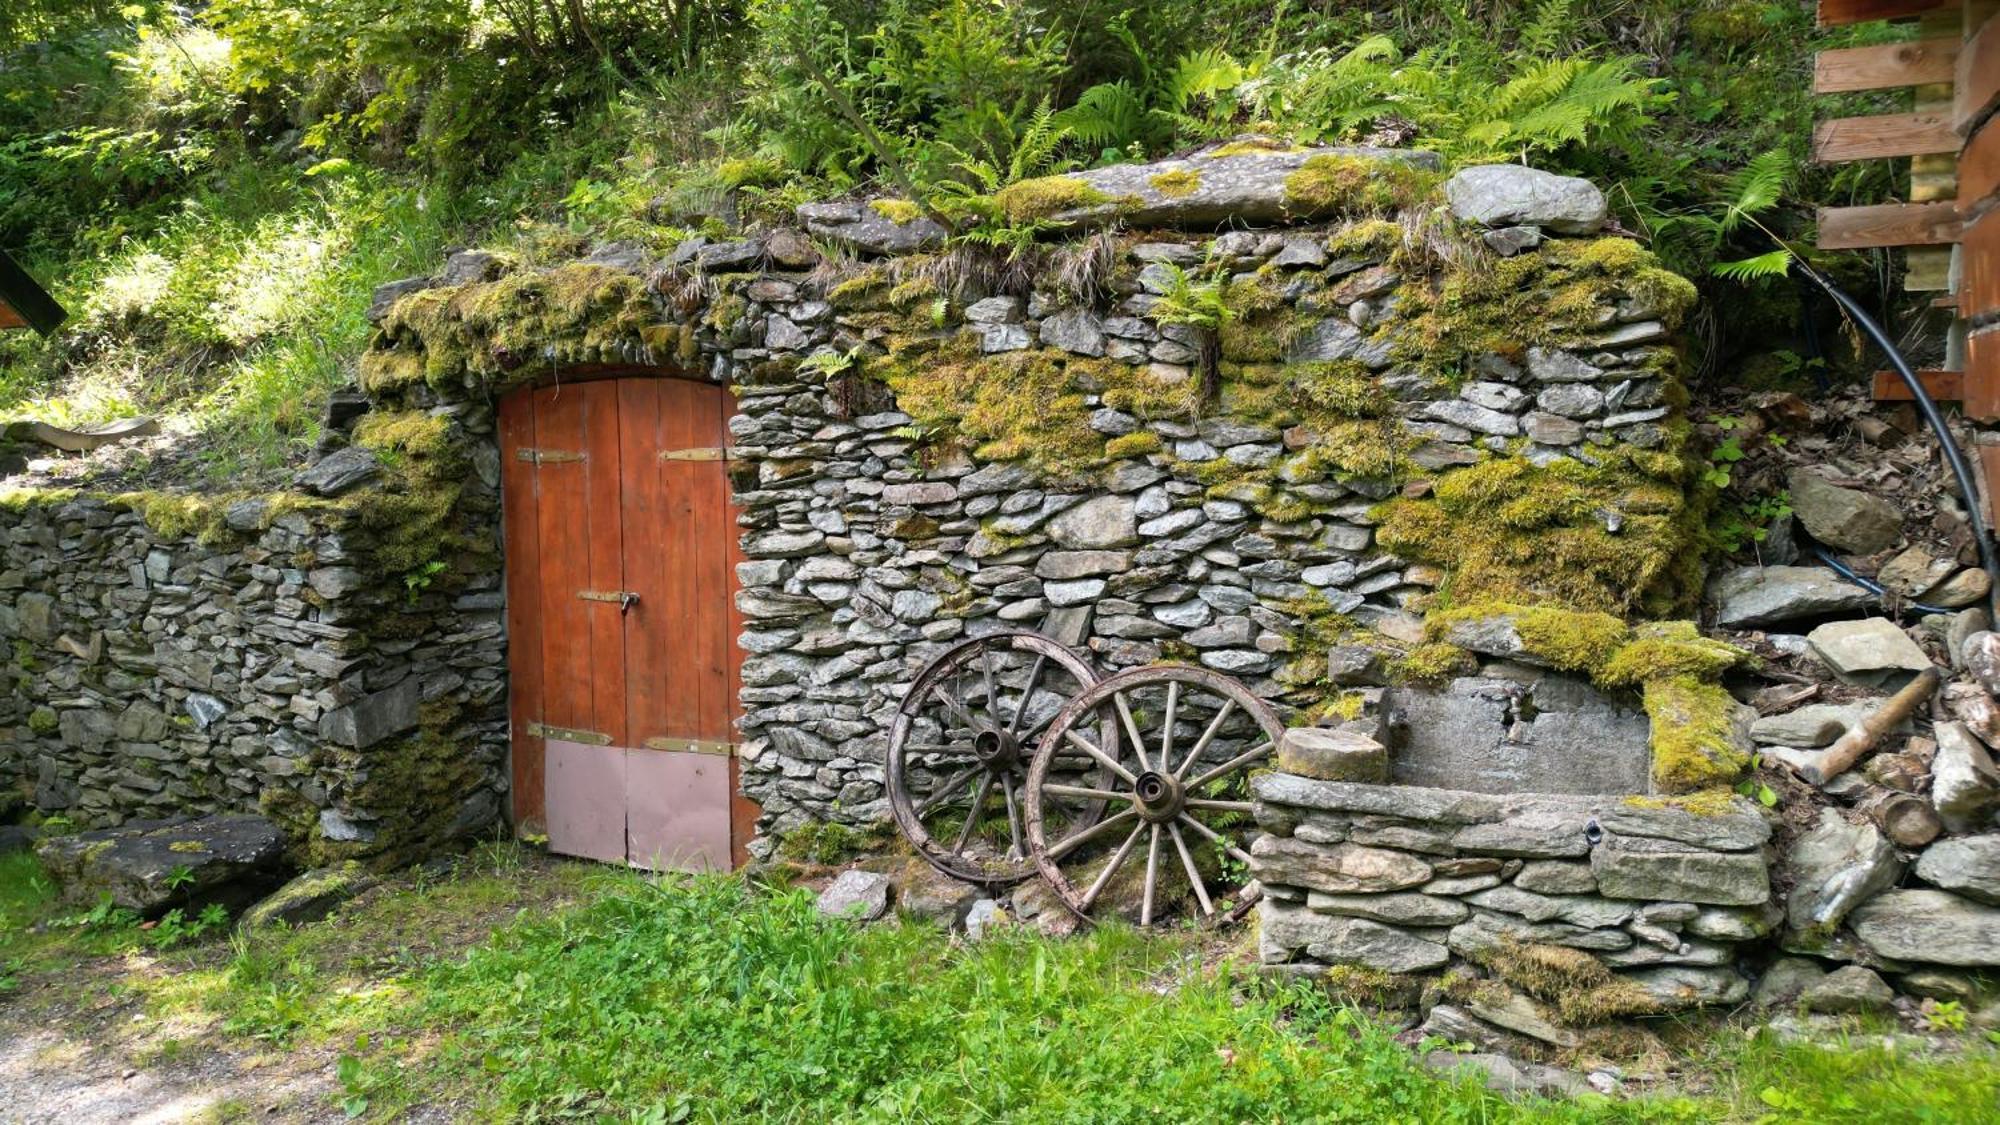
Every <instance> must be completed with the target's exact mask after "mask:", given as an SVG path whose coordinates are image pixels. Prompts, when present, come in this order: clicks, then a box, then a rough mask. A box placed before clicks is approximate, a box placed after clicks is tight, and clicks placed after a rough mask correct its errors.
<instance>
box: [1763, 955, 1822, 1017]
mask: <svg viewBox="0 0 2000 1125" xmlns="http://www.w3.org/2000/svg"><path fill="white" fill-rule="evenodd" d="M1825 979H1826V970H1825V969H1824V968H1822V967H1821V966H1820V963H1819V962H1817V961H1809V960H1807V959H1805V958H1803V957H1780V958H1778V959H1777V960H1776V961H1773V962H1771V967H1770V968H1768V969H1765V970H1764V975H1763V976H1761V977H1759V978H1757V987H1756V990H1755V991H1754V992H1752V993H1751V995H1750V1002H1751V1003H1752V1004H1754V1005H1755V1006H1757V1007H1759V1008H1789V1007H1791V1006H1792V1005H1794V1004H1796V1003H1798V1001H1799V997H1800V996H1801V995H1802V994H1804V992H1805V991H1806V989H1808V988H1811V987H1812V986H1813V985H1816V984H1818V983H1819V982H1820V981H1823V980H1825Z"/></svg>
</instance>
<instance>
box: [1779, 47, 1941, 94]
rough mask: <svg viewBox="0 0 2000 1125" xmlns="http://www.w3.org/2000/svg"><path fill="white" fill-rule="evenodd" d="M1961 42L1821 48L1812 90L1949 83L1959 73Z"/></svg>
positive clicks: (1833, 91)
mask: <svg viewBox="0 0 2000 1125" xmlns="http://www.w3.org/2000/svg"><path fill="white" fill-rule="evenodd" d="M1958 45H1959V44H1958V40H1956V39H1916V40H1912V41H1910V42H1907V43H1883V44H1879V45H1877V46H1874V47H1840V48H1836V49H1833V50H1827V51H1821V52H1820V53H1819V54H1817V55H1815V56H1814V57H1813V93H1815V94H1845V93H1852V92H1854V91H1856V90H1893V89H1896V88H1897V87H1901V86H1923V85H1927V84H1929V83H1933V82H1950V81H1952V78H1953V76H1954V75H1955V74H1956V73H1957V68H1958Z"/></svg>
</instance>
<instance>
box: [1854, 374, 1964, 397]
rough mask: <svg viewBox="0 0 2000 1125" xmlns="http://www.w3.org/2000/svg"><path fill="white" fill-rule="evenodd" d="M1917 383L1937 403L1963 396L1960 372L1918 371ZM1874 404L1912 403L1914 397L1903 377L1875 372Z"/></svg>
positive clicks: (1872, 395) (1872, 394) (1962, 382)
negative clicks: (1921, 385)
mask: <svg viewBox="0 0 2000 1125" xmlns="http://www.w3.org/2000/svg"><path fill="white" fill-rule="evenodd" d="M1917 381H1918V382H1920V383H1922V384H1923V385H1924V391H1925V393H1927V394H1929V395H1930V396H1931V397H1932V398H1934V399H1936V400H1938V401H1939V402H1957V401H1958V400H1959V399H1960V398H1961V397H1963V396H1964V394H1965V373H1964V372H1962V371H1919V372H1917ZM1870 397H1872V398H1874V400H1875V401H1876V402H1913V401H1915V400H1916V397H1917V396H1916V395H1913V394H1911V393H1910V388H1909V387H1908V386H1906V385H1905V384H1904V383H1903V377H1902V376H1901V375H1898V374H1896V373H1895V372H1894V371H1877V372H1876V373H1875V385H1874V387H1873V388H1872V393H1871V396H1870Z"/></svg>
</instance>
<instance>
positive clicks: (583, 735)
mask: <svg viewBox="0 0 2000 1125" xmlns="http://www.w3.org/2000/svg"><path fill="white" fill-rule="evenodd" d="M528 734H529V735H530V736H532V737H534V738H553V739H555V740H556V741H557V742H581V743H582V744H584V745H585V746H609V745H611V736H610V735H608V734H599V733H598V732H597V731H594V730H576V729H575V728H572V727H552V726H548V725H547V724H545V723H529V724H528Z"/></svg>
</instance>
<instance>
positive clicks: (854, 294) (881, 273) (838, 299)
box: [826, 266, 889, 309]
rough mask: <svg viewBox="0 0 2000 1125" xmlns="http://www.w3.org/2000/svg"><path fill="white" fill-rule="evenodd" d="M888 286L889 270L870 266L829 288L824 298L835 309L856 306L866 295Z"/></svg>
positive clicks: (863, 302)
mask: <svg viewBox="0 0 2000 1125" xmlns="http://www.w3.org/2000/svg"><path fill="white" fill-rule="evenodd" d="M888 288H889V271H888V270H886V269H883V268H882V267H881V266H870V267H868V268H867V269H865V270H862V271H861V272H860V273H858V274H855V275H854V276H853V277H850V278H847V279H846V280H844V281H841V282H839V283H838V284H836V285H834V286H833V287H831V288H829V289H828V290H827V291H826V299H827V303H829V304H831V305H832V306H833V307H834V308H836V309H852V308H858V307H860V306H862V305H863V304H865V303H866V299H867V298H868V296H870V295H871V294H874V293H879V292H881V291H884V290H886V289H888Z"/></svg>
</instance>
